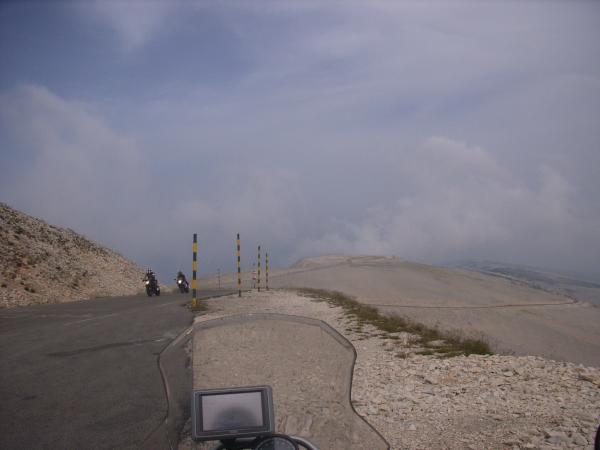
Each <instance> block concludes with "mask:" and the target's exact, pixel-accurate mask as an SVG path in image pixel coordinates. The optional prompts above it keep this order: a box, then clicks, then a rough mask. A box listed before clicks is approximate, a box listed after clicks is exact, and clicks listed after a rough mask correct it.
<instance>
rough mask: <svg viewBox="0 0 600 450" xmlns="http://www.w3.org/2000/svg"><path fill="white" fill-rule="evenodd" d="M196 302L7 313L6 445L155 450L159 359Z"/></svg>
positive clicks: (161, 403)
mask: <svg viewBox="0 0 600 450" xmlns="http://www.w3.org/2000/svg"><path fill="white" fill-rule="evenodd" d="M218 294H223V292H219V293H218V292H216V291H200V292H199V297H200V298H202V297H209V296H214V295H218ZM187 302H189V296H184V295H181V294H178V293H175V294H169V295H162V296H161V297H152V298H151V299H149V298H147V297H142V296H134V297H119V298H107V299H96V300H88V301H83V302H72V303H63V304H58V305H44V306H31V307H24V308H17V309H11V310H0V361H1V364H2V365H1V368H0V423H1V424H2V432H0V448H6V449H31V448H36V449H45V448H60V449H83V448H139V447H148V448H151V447H156V445H157V444H155V443H154V444H152V443H149V442H157V440H156V436H154V438H153V439H152V440H150V441H147V440H146V439H147V437H148V436H149V435H151V434H153V435H156V430H157V428H160V425H161V424H162V423H163V420H164V418H165V415H166V412H167V399H166V396H165V388H164V386H163V380H162V378H161V374H160V370H159V364H158V356H159V355H160V353H161V352H162V351H163V350H164V349H165V348H166V347H167V346H168V345H169V343H171V342H172V341H173V339H174V338H176V337H177V336H178V335H179V334H181V333H182V332H183V331H185V329H186V328H187V327H189V326H190V324H191V322H192V319H193V314H192V313H191V312H190V311H189V310H188V308H186V307H185V305H186V304H187ZM171 347H172V346H171ZM165 359H167V360H174V359H173V358H165ZM175 359H176V358H175ZM179 359H181V358H179ZM161 362H162V363H163V366H164V361H162V358H161ZM169 370H170V371H171V372H178V371H179V372H183V371H185V365H184V364H181V367H177V368H170V369H169ZM175 378H177V379H179V380H185V378H186V377H185V375H182V374H179V375H178V376H176V377H175ZM153 431H154V433H153Z"/></svg>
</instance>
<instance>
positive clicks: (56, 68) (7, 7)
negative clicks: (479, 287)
mask: <svg viewBox="0 0 600 450" xmlns="http://www.w3.org/2000/svg"><path fill="white" fill-rule="evenodd" d="M598 42H600V4H598V3H597V2H533V1H531V2H459V1H455V2H434V1H430V2H391V1H390V2H386V1H374V2H354V1H345V2H335V1H333V2H310V1H308V2H307V1H302V2H300V1H293V2H292V1H290V2H286V1H278V2H275V1H272V2H261V1H253V2H243V1H237V2H236V1H228V2H187V1H186V2H184V1H181V2H178V1H174V2H127V1H119V2H110V1H104V2H100V1H98V2H92V1H83V2H75V1H69V2H64V3H61V2H5V3H2V4H1V5H0V58H1V59H0V60H1V61H2V65H1V67H2V68H1V69H0V165H1V167H2V173H3V176H2V177H1V179H0V200H2V201H5V202H7V203H9V204H10V205H12V206H14V207H16V208H18V209H21V210H24V211H26V212H28V213H30V214H33V215H36V216H39V217H42V218H44V219H46V220H48V221H49V222H51V223H55V224H58V225H63V226H69V227H71V228H73V229H75V230H77V231H79V232H82V233H83V234H85V235H87V236H89V237H91V238H92V239H95V240H97V241H99V242H101V243H104V244H106V245H109V246H111V247H113V248H115V249H117V250H118V251H120V252H121V253H123V254H124V255H125V256H128V257H130V258H132V259H134V260H135V261H137V262H138V263H140V264H141V265H143V266H153V267H155V268H157V269H158V270H159V272H160V273H161V274H163V276H164V277H167V276H169V274H170V272H174V271H176V270H178V269H179V268H183V269H185V268H186V267H188V266H189V262H188V259H189V247H190V240H191V234H192V233H193V232H197V233H198V234H199V240H200V247H201V249H203V252H201V256H203V258H202V261H203V264H201V267H202V271H203V272H205V273H208V272H212V271H215V270H216V269H217V268H221V269H223V270H233V265H234V259H233V239H234V237H235V233H237V232H240V233H241V234H242V240H243V242H242V247H243V249H247V251H246V252H245V253H244V252H243V253H244V262H245V264H250V263H251V262H252V261H253V258H254V254H255V247H256V245H257V244H258V243H261V244H262V245H263V247H264V248H267V249H269V250H270V254H271V260H272V261H273V263H274V264H276V265H287V264H289V263H292V262H294V261H295V260H296V259H298V258H300V257H303V256H309V255H315V254H324V253H333V252H343V253H377V254H393V255H397V256H399V257H401V258H404V259H409V260H418V261H424V262H431V263H440V262H444V261H451V260H458V259H468V258H484V259H495V260H502V261H507V262H514V263H521V264H529V265H537V266H543V267H549V268H553V269H557V270H565V271H579V272H582V273H589V272H598V270H597V269H595V268H594V267H597V265H598V262H600V239H598V230H600V196H599V195H598V193H599V192H600V189H599V188H600V181H599V180H600V173H599V171H600V169H599V168H600V126H598V117H600V59H599V58H598V57H597V54H598Z"/></svg>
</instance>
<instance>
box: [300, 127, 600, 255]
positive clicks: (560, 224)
mask: <svg viewBox="0 0 600 450" xmlns="http://www.w3.org/2000/svg"><path fill="white" fill-rule="evenodd" d="M538 175H539V176H538V182H537V183H536V187H534V188H529V187H527V186H526V185H525V184H524V183H522V182H520V181H519V180H517V179H515V178H514V177H513V176H511V174H510V172H509V171H508V170H506V169H504V168H502V167H501V166H500V165H499V164H498V163H497V161H495V159H494V158H493V156H492V155H491V154H490V153H489V152H487V151H485V150H484V149H482V148H479V147H475V146H470V145H467V144H465V143H464V142H460V141H456V140H452V139H448V138H443V137H432V138H429V139H427V140H426V142H425V143H424V144H423V146H422V147H421V148H420V149H419V151H417V152H415V153H414V161H413V164H411V165H410V167H407V168H405V170H402V172H401V174H399V176H401V177H403V178H404V179H405V181H407V182H408V185H412V186H417V188H416V189H414V190H413V192H414V194H409V195H401V196H400V197H399V198H397V199H396V200H395V201H389V200H388V201H386V200H385V199H382V202H381V203H380V204H376V205H375V206H373V207H372V208H370V209H369V210H367V211H365V214H364V216H363V218H362V220H361V221H358V222H356V223H353V222H349V223H345V224H342V225H341V226H339V227H338V229H337V230H335V231H334V230H329V231H328V232H327V233H326V234H324V235H323V236H322V237H319V238H317V239H306V240H304V241H303V242H301V243H300V244H299V245H298V247H297V252H296V253H295V254H294V255H293V257H292V259H295V258H298V257H300V256H306V255H311V254H323V253H331V252H344V253H368V254H380V253H381V254H395V255H398V256H400V257H402V258H406V259H417V260H425V261H438V262H442V261H448V260H456V259H460V258H465V257H477V256H478V257H483V258H485V257H488V258H489V257H491V256H490V255H495V257H496V258H505V259H506V260H508V261H511V260H512V261H518V262H522V263H537V264H538V265H539V264H542V265H543V264H544V261H545V264H550V265H551V264H576V260H577V258H581V259H580V262H581V263H583V261H585V262H586V263H588V262H591V261H593V258H594V257H595V255H597V254H598V251H599V249H598V245H597V244H596V243H595V236H594V235H595V232H593V231H592V230H593V229H594V228H595V229H596V230H597V229H600V220H599V218H598V217H595V218H593V219H592V221H591V222H590V220H589V219H588V220H584V219H583V218H582V217H580V216H579V215H578V212H577V211H575V210H573V208H572V207H571V206H570V205H571V204H572V199H573V195H574V194H575V192H574V189H573V187H572V186H571V184H570V183H569V182H568V181H567V180H566V179H565V178H564V177H563V176H561V175H560V174H559V173H558V172H557V171H556V170H554V169H552V168H550V167H548V166H544V167H542V168H541V170H540V172H539V174H538ZM584 223H585V224H586V226H585V227H582V224H584ZM583 228H585V230H586V231H584V232H583V231H582V229H583ZM559 258H560V259H559ZM582 266H583V264H582Z"/></svg>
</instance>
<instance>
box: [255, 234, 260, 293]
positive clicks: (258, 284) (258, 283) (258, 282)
mask: <svg viewBox="0 0 600 450" xmlns="http://www.w3.org/2000/svg"><path fill="white" fill-rule="evenodd" d="M256 286H258V292H260V245H259V246H258V280H257V283H256Z"/></svg>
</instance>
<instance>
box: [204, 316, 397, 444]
mask: <svg viewBox="0 0 600 450" xmlns="http://www.w3.org/2000/svg"><path fill="white" fill-rule="evenodd" d="M193 346H194V350H193V354H194V361H193V367H194V380H193V384H194V389H215V388H229V387H240V386H257V385H270V386H271V387H272V390H273V404H274V409H275V424H276V426H275V431H276V432H278V433H284V434H289V435H295V436H300V437H304V438H307V439H309V440H310V441H311V442H312V443H314V444H315V445H317V446H318V447H319V448H321V450H325V449H331V450H338V449H339V450H351V449H355V450H365V449H371V450H379V449H381V450H385V449H388V448H389V446H388V444H387V443H386V442H385V440H384V439H383V438H382V437H381V436H380V435H379V433H377V432H376V431H375V430H374V429H373V428H372V427H371V426H370V425H369V424H368V423H367V422H366V421H365V420H363V419H362V418H361V417H360V416H359V415H358V414H357V413H356V412H355V411H354V408H353V407H352V405H351V403H350V391H351V388H352V371H353V367H354V361H355V359H356V352H355V350H354V347H353V346H352V345H351V344H350V343H349V342H348V341H347V340H346V339H345V338H344V337H343V336H341V335H340V334H339V333H337V332H336V331H335V330H334V329H333V328H331V327H330V326H329V325H327V324H326V323H324V322H322V321H318V320H314V319H309V318H305V317H299V316H287V315H280V314H248V315H239V316H229V317H225V318H221V319H213V320H208V321H205V322H196V323H195V324H194V340H193Z"/></svg>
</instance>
